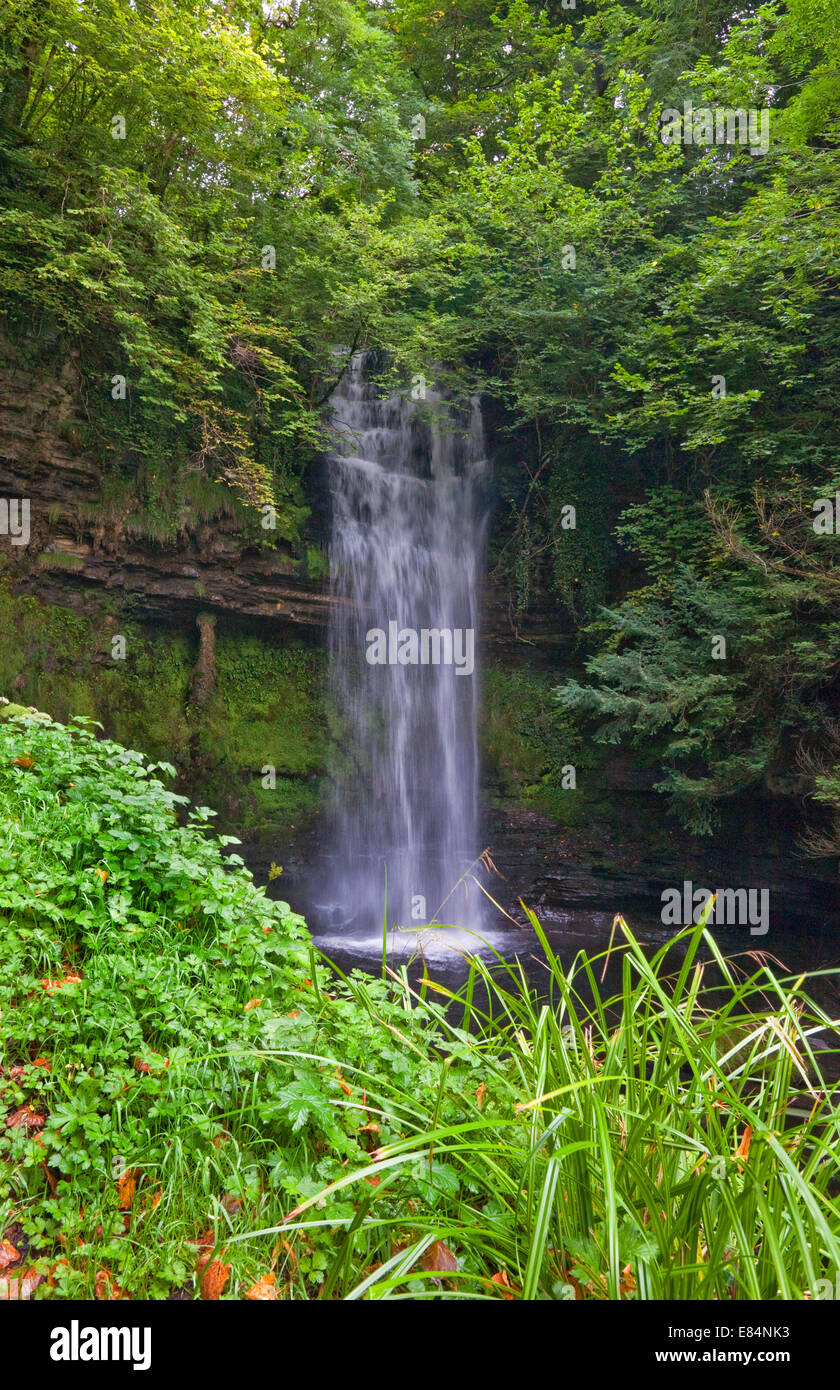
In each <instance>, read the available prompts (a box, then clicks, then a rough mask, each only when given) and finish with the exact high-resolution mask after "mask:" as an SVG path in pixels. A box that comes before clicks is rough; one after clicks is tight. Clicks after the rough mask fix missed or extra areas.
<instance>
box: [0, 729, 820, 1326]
mask: <svg viewBox="0 0 840 1390" xmlns="http://www.w3.org/2000/svg"><path fill="white" fill-rule="evenodd" d="M4 709H5V717H4V718H3V720H2V721H0V869H2V879H1V880H0V1010H2V1029H3V1031H2V1050H0V1117H2V1123H0V1253H2V1256H3V1266H4V1268H3V1270H2V1271H0V1298H2V1297H27V1296H32V1295H33V1294H34V1295H35V1296H36V1297H38V1298H41V1297H51V1298H59V1299H60V1298H72V1297H80V1296H82V1297H89V1298H90V1297H97V1298H101V1299H109V1298H120V1297H130V1298H137V1297H153V1298H164V1297H167V1296H170V1295H175V1296H181V1297H194V1296H196V1295H198V1296H200V1297H202V1298H205V1299H215V1298H219V1297H224V1298H229V1297H233V1298H236V1297H243V1296H244V1297H254V1298H267V1297H271V1298H276V1297H281V1298H289V1299H312V1298H325V1299H330V1298H332V1299H335V1298H348V1299H358V1298H362V1297H367V1298H383V1297H406V1296H409V1297H412V1298H440V1297H447V1298H453V1297H457V1298H468V1299H476V1298H485V1299H497V1298H501V1299H513V1298H524V1299H534V1298H540V1299H576V1298H578V1299H580V1298H583V1299H619V1298H625V1299H650V1298H654V1299H659V1298H669V1299H679V1298H685V1297H690V1298H701V1299H702V1298H708V1299H745V1300H752V1299H777V1298H785V1299H804V1298H808V1297H812V1296H820V1287H821V1286H820V1283H819V1281H820V1280H823V1281H825V1279H826V1277H828V1280H829V1281H830V1280H831V1279H832V1277H833V1271H834V1270H835V1269H836V1267H837V1264H838V1261H839V1260H840V1224H839V1223H838V1213H837V1206H836V1201H835V1200H833V1198H832V1196H831V1192H832V1184H835V1183H836V1177H837V1157H836V1148H837V1140H838V1135H837V1128H838V1115H840V1111H838V1109H837V1105H836V1099H837V1082H836V1081H832V1080H831V1079H830V1076H829V1075H825V1074H824V1073H823V1067H824V1066H825V1065H826V1063H830V1062H831V1060H832V1059H831V1057H830V1056H827V1055H826V1054H825V1052H823V1054H822V1055H818V1051H817V1050H816V1043H815V1038H814V1034H815V1033H819V1032H820V1031H821V1030H823V1029H824V1028H825V1027H826V1025H827V1023H828V1018H827V1016H826V1015H825V1014H824V1013H822V1012H821V1011H820V1009H819V1008H818V1007H817V1006H816V1005H814V1004H812V1003H811V1002H810V1001H809V999H808V998H807V996H806V995H805V994H804V993H803V988H802V987H803V981H802V979H799V980H798V981H795V982H793V981H787V982H786V981H784V980H779V979H776V978H775V977H774V975H773V973H772V971H771V970H770V968H769V967H768V966H767V965H760V964H757V962H756V960H753V962H752V964H751V966H750V970H749V971H748V972H747V971H742V970H740V969H739V970H737V971H736V970H735V969H733V968H731V967H729V966H728V965H727V964H726V963H725V962H723V961H722V960H721V959H720V956H719V955H718V954H717V949H716V947H715V945H714V942H713V940H712V938H711V937H710V936H707V935H706V934H705V933H704V930H703V926H702V924H701V925H699V926H698V927H697V928H696V929H692V930H691V931H689V932H686V933H683V934H682V936H681V938H680V940H679V942H677V943H676V944H675V946H673V945H672V946H671V947H668V946H666V947H664V948H662V949H661V950H660V951H659V952H658V953H657V955H656V956H655V957H654V958H653V960H651V961H648V960H647V959H646V956H645V953H644V952H643V951H642V950H641V948H640V947H639V945H638V943H637V942H636V941H635V940H634V938H633V936H632V935H631V933H630V932H629V931H628V930H627V929H626V927H624V926H623V924H622V926H621V934H620V935H619V936H618V938H617V940H616V942H615V944H614V947H613V950H612V952H611V955H612V957H613V960H614V962H616V961H617V962H619V963H620V985H619V992H618V993H617V994H616V995H614V996H613V995H611V994H610V993H609V992H607V991H604V990H603V989H602V988H601V987H599V985H598V983H597V982H596V973H597V974H600V966H599V964H597V963H596V962H594V961H590V960H588V959H587V958H586V957H581V958H579V959H576V960H575V961H574V962H572V963H571V964H570V965H568V966H567V967H564V966H562V965H561V963H560V962H559V961H558V960H557V959H555V957H554V956H553V955H552V953H551V951H550V949H549V947H548V943H547V942H546V940H545V938H544V936H543V934H542V932H541V929H540V925H539V923H538V921H537V920H536V918H534V917H533V916H531V925H532V927H533V930H534V934H535V935H534V947H535V948H536V949H539V948H540V947H541V948H542V950H543V952H544V954H545V959H546V961H547V964H548V967H549V978H550V982H551V986H550V987H551V995H552V998H551V1002H550V1003H544V1004H539V1003H537V1002H536V1001H535V1000H534V998H533V997H532V993H531V991H530V989H529V988H528V986H527V984H526V982H525V980H524V977H522V976H521V974H520V972H519V968H518V966H516V965H511V966H508V967H507V968H506V971H507V973H506V974H503V975H502V976H501V977H500V978H499V977H496V978H495V979H494V978H493V977H492V976H491V975H490V973H489V972H488V970H487V967H486V966H485V965H484V964H483V963H482V962H481V961H480V960H479V959H477V958H476V959H474V960H473V962H472V965H471V968H470V970H469V974H468V978H467V981H466V983H465V985H464V987H463V989H462V990H461V991H460V993H459V995H458V996H451V995H449V994H448V992H447V991H446V990H445V989H444V988H443V987H442V986H441V985H439V984H437V983H436V982H435V981H434V980H432V979H430V978H429V975H428V973H426V974H425V977H424V979H423V982H422V984H421V986H420V990H419V993H418V992H415V991H414V990H412V989H411V987H410V986H409V983H408V977H407V974H406V972H405V970H404V969H403V970H400V971H396V972H392V974H391V977H390V983H386V979H385V978H384V977H385V974H386V970H383V979H381V980H374V979H371V978H370V977H369V976H364V975H362V974H361V973H358V974H355V975H354V976H353V977H351V978H350V979H349V980H341V979H336V977H335V975H334V974H333V973H332V972H330V971H329V970H328V969H327V968H325V962H324V961H323V960H322V959H320V958H319V957H318V955H317V953H316V952H315V951H314V949H313V948H312V946H311V944H310V943H309V940H308V937H307V935H306V931H305V928H304V926H303V923H302V921H301V919H300V918H299V917H297V916H296V915H295V914H294V913H292V912H290V910H289V908H288V906H287V905H286V904H285V903H282V902H272V901H269V900H268V898H267V897H266V895H265V892H264V891H263V890H261V889H258V888H256V887H255V885H254V883H253V880H252V878H251V876H250V874H249V873H248V872H247V870H245V869H244V867H243V865H242V863H241V861H240V860H238V859H237V858H236V857H230V854H229V848H228V846H229V842H227V843H226V842H225V841H224V839H223V840H221V841H220V840H218V839H217V838H216V837H214V836H213V834H212V832H211V830H210V824H211V817H212V814H213V813H212V812H211V811H209V810H208V809H207V808H205V807H199V808H194V809H191V810H188V809H187V808H186V807H184V806H183V804H182V799H181V798H178V797H177V796H175V795H174V794H173V793H171V792H169V791H167V790H166V788H165V786H164V784H163V782H162V781H161V777H160V776H158V775H157V774H162V775H163V776H166V775H168V773H169V771H170V769H168V768H166V767H165V766H154V765H153V766H149V765H148V764H147V763H146V762H145V760H144V759H143V758H142V757H141V756H140V755H139V754H138V753H134V752H131V751H129V750H127V749H125V748H123V747H121V746H120V745H118V744H115V743H112V742H110V741H108V740H104V739H99V738H98V737H97V736H96V733H95V731H94V730H93V729H91V728H90V727H89V726H88V725H87V724H86V723H84V722H82V723H76V724H75V725H74V726H71V727H65V726H62V725H60V724H55V723H53V722H52V721H50V720H49V719H48V718H46V717H45V716H41V715H35V716H34V717H33V715H32V713H31V712H27V711H25V710H22V709H20V707H14V706H6V707H4ZM179 806H180V809H181V811H182V813H183V816H182V818H183V823H182V824H180V825H179V824H178V822H177V820H176V814H175V813H176V810H177V809H179ZM619 920H620V919H617V922H618V921H619ZM711 955H714V956H715V957H716V959H717V962H718V966H719V970H720V978H719V981H718V984H717V987H716V988H714V989H713V990H712V991H710V992H708V991H705V990H704V989H703V988H701V984H702V977H703V973H704V971H703V969H700V968H699V963H700V960H701V958H705V959H706V960H707V961H708V959H709V957H710V956H711ZM383 965H384V966H385V967H386V968H387V961H385V962H383ZM704 968H705V969H708V968H709V967H708V965H707V966H706V967H704ZM482 991H485V993H484V998H487V997H488V995H489V997H490V999H491V1000H492V1007H491V1008H490V1010H489V1011H488V1008H487V1006H486V1005H484V1006H482V1004H481V1002H480V1001H481V998H482ZM585 997H589V998H590V999H591V1001H592V1002H591V1003H590V1004H587V1003H585V1002H584V999H585ZM436 1001H440V1002H436ZM443 1006H447V1007H443ZM786 1107H787V1112H786V1115H785V1119H784V1123H783V1124H780V1117H781V1115H782V1112H783V1111H784V1110H785V1108H786ZM832 1287H833V1286H832Z"/></svg>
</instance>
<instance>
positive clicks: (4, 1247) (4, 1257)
mask: <svg viewBox="0 0 840 1390" xmlns="http://www.w3.org/2000/svg"><path fill="white" fill-rule="evenodd" d="M20 1258H21V1254H20V1251H19V1250H18V1248H17V1246H16V1245H12V1243H11V1241H8V1240H0V1269H8V1268H9V1265H16V1264H17V1263H18V1261H19V1260H20Z"/></svg>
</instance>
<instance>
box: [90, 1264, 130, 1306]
mask: <svg viewBox="0 0 840 1390" xmlns="http://www.w3.org/2000/svg"><path fill="white" fill-rule="evenodd" d="M96 1297H97V1298H98V1299H100V1300H102V1301H104V1300H108V1301H109V1302H113V1301H114V1300H115V1299H118V1298H125V1294H124V1293H123V1291H122V1289H121V1288H120V1286H119V1284H118V1283H117V1281H116V1279H115V1278H114V1276H113V1274H112V1273H111V1271H110V1270H109V1269H105V1267H104V1266H103V1268H102V1269H98V1270H97V1271H96Z"/></svg>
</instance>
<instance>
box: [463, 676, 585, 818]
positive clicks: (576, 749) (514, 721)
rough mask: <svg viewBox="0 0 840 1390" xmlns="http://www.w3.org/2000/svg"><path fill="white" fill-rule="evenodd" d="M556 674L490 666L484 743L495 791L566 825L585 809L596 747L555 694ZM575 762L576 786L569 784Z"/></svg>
mask: <svg viewBox="0 0 840 1390" xmlns="http://www.w3.org/2000/svg"><path fill="white" fill-rule="evenodd" d="M556 684H557V676H556V674H552V673H550V672H545V671H535V670H531V669H529V668H527V667H523V668H521V669H519V670H515V671H503V670H499V669H493V668H491V669H490V670H489V671H487V673H486V675H485V678H484V705H483V711H482V730H481V732H482V743H483V751H484V756H485V762H486V768H487V773H488V776H489V780H490V783H491V786H492V788H493V790H494V791H495V792H496V793H497V795H500V796H501V797H503V798H506V799H509V800H512V801H515V802H517V803H519V804H521V805H527V806H532V807H534V808H535V809H537V810H541V811H544V812H545V813H546V814H548V815H551V816H554V817H555V818H556V819H557V820H558V821H562V822H563V823H565V824H569V825H571V824H576V823H578V821H579V820H580V819H581V818H582V817H583V816H584V815H585V814H586V771H587V769H588V768H589V767H591V766H592V765H593V763H594V755H593V753H592V751H591V749H590V748H589V747H588V746H587V745H586V744H585V743H584V740H583V739H582V737H581V733H580V730H579V729H578V728H577V727H576V726H575V724H574V723H573V721H572V719H571V717H570V716H569V714H568V713H567V712H566V711H565V710H563V709H562V708H561V707H560V706H559V705H558V704H557V702H556V700H555V699H554V697H553V693H552V692H553V688H554V686H555V685H556ZM569 766H572V767H574V769H575V776H576V787H575V788H574V789H571V788H564V786H563V777H564V769H568V767H569Z"/></svg>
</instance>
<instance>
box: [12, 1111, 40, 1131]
mask: <svg viewBox="0 0 840 1390" xmlns="http://www.w3.org/2000/svg"><path fill="white" fill-rule="evenodd" d="M6 1125H7V1127H8V1128H9V1129H20V1128H21V1127H22V1128H24V1129H43V1128H44V1117H43V1115H39V1114H38V1112H37V1111H36V1110H33V1109H32V1107H31V1106H30V1105H22V1106H21V1107H20V1109H18V1110H13V1111H12V1113H11V1114H10V1115H7V1116H6Z"/></svg>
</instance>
